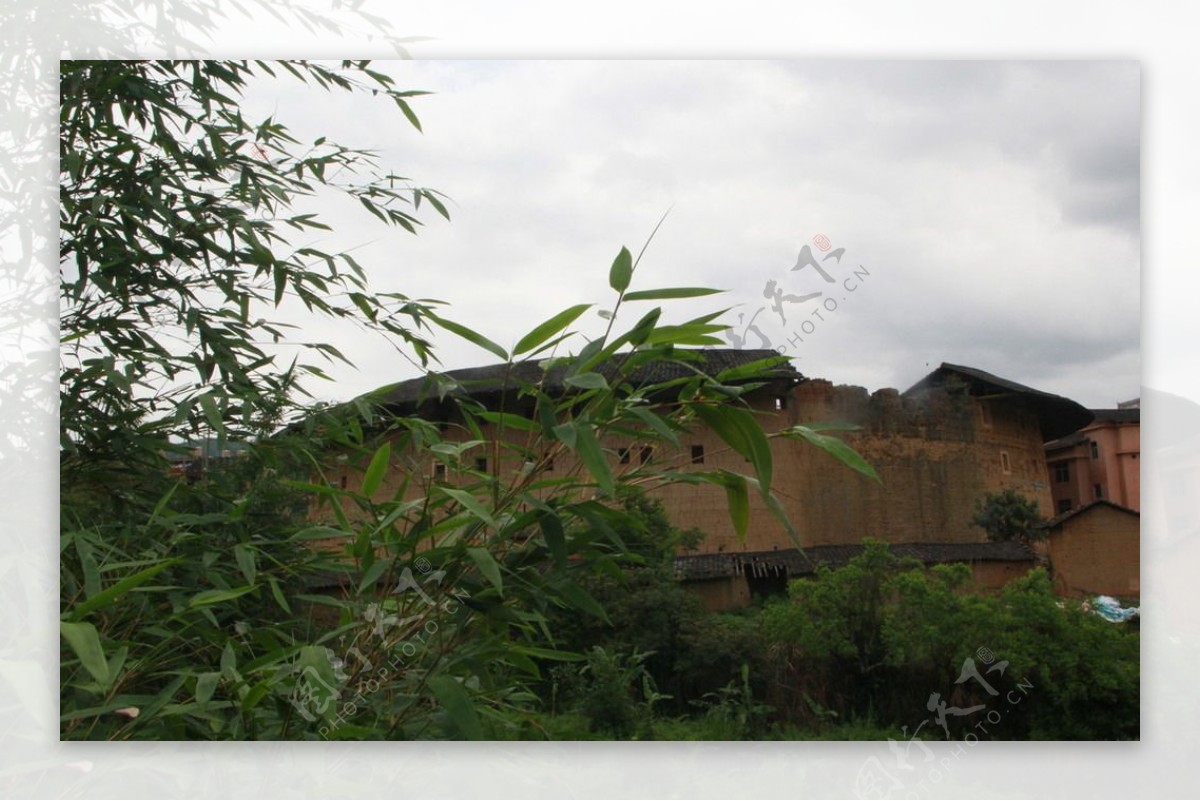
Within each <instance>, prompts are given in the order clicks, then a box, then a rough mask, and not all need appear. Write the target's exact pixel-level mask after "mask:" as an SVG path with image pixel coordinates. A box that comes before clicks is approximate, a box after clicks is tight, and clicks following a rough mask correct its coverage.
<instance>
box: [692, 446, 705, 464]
mask: <svg viewBox="0 0 1200 801" xmlns="http://www.w3.org/2000/svg"><path fill="white" fill-rule="evenodd" d="M692 464H704V446H703V445H693V446H692Z"/></svg>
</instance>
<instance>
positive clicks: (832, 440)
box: [784, 426, 883, 484]
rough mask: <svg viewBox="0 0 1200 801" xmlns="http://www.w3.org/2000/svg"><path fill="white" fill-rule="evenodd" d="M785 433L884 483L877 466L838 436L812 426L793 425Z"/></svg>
mask: <svg viewBox="0 0 1200 801" xmlns="http://www.w3.org/2000/svg"><path fill="white" fill-rule="evenodd" d="M784 435H785V436H788V437H793V438H799V439H803V440H804V441H805V442H808V443H811V444H813V445H816V446H817V447H818V448H820V449H821V450H823V451H825V452H826V453H828V454H829V455H830V456H832V457H833V458H835V459H837V460H838V461H839V462H841V463H842V464H844V465H846V466H847V467H849V468H851V469H852V470H856V471H858V472H859V473H862V474H863V475H864V476H866V477H867V478H869V479H871V480H873V481H876V482H878V483H880V484H882V483H883V480H882V479H881V478H879V474H878V473H876V472H875V468H873V467H871V465H870V464H869V463H868V462H867V460H866V459H864V458H862V456H860V455H859V454H858V451H856V450H854V449H853V448H851V447H850V446H849V445H847V444H846V443H845V442H843V441H842V440H840V439H838V438H837V437H831V436H829V435H828V434H821V433H818V432H817V431H816V429H814V428H813V427H812V426H792V427H791V428H789V429H787V430H786V431H785V432H784Z"/></svg>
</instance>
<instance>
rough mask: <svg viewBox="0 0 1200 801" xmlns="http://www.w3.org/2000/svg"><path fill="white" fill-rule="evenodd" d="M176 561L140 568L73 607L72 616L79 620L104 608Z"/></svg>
mask: <svg viewBox="0 0 1200 801" xmlns="http://www.w3.org/2000/svg"><path fill="white" fill-rule="evenodd" d="M176 561H178V560H175V559H172V560H168V561H165V562H160V563H158V564H157V565H152V566H150V567H148V568H146V569H145V570H139V571H138V572H137V573H134V574H133V575H132V576H126V577H125V578H123V579H121V580H120V581H118V582H117V583H116V584H114V585H112V586H111V587H109V588H108V589H106V590H104V591H102V592H100V593H97V594H96V595H94V596H92V597H91V598H88V599H87V600H86V601H84V602H83V603H81V604H79V605H78V606H76V607H75V608H74V609H72V610H71V618H72V619H73V620H79V619H80V618H82V617H83V616H84V615H86V614H88V613H89V612H93V611H95V610H97V609H103V608H104V607H106V606H108V605H109V604H111V603H112V602H113V601H114V600H116V599H117V598H119V597H120V596H122V595H124V594H125V593H127V592H129V591H130V590H132V589H133V588H134V587H139V586H141V585H142V584H145V583H146V582H147V581H149V580H150V579H152V578H154V577H155V576H156V575H158V574H159V573H160V572H162V571H163V570H165V569H166V568H167V567H170V566H171V565H173V564H175V562H176Z"/></svg>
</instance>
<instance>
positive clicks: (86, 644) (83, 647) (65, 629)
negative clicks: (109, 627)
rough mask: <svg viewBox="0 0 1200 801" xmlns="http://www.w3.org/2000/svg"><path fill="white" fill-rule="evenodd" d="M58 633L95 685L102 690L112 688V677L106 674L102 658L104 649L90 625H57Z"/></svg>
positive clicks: (105, 661)
mask: <svg viewBox="0 0 1200 801" xmlns="http://www.w3.org/2000/svg"><path fill="white" fill-rule="evenodd" d="M59 631H60V632H61V634H62V638H63V639H64V640H66V641H67V645H68V646H70V648H71V650H72V651H74V652H75V656H77V657H79V661H80V663H82V664H83V668H84V670H86V671H87V672H88V673H90V674H91V676H92V678H93V679H95V680H96V683H97V684H99V685H100V686H101V688H103V689H104V690H108V688H109V687H111V686H112V680H113V677H112V676H111V675H110V674H109V672H108V660H107V659H105V658H104V648H103V647H102V646H101V645H100V634H99V633H98V632H97V631H96V627H95V626H93V625H92V624H91V623H67V622H62V623H60V624H59Z"/></svg>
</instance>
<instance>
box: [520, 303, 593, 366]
mask: <svg viewBox="0 0 1200 801" xmlns="http://www.w3.org/2000/svg"><path fill="white" fill-rule="evenodd" d="M591 307H592V304H590V303H581V304H579V305H577V306H572V307H571V308H569V309H566V310H564V311H561V312H559V313H558V314H556V315H554V316H553V317H551V318H550V319H549V320H547V321H546V322H544V323H542V324H541V325H539V326H537V327H536V328H534V329H533V330H532V331H530V332H529V333H528V334H526V335H525V336H523V337H521V340H520V341H519V342H518V343H517V345H516V347H514V348H513V355H514V356H517V355H519V354H522V353H525V352H526V351H529V350H533V349H534V348H536V347H537V346H538V345H541V344H542V343H543V342H545V341H546V340H548V339H550V338H551V337H552V336H554V335H555V334H557V333H558V332H560V331H562V330H563V329H564V328H566V327H567V326H568V325H570V324H571V323H573V322H575V320H576V319H578V318H579V315H581V314H583V313H584V312H585V311H587V310H588V309H590V308H591Z"/></svg>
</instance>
